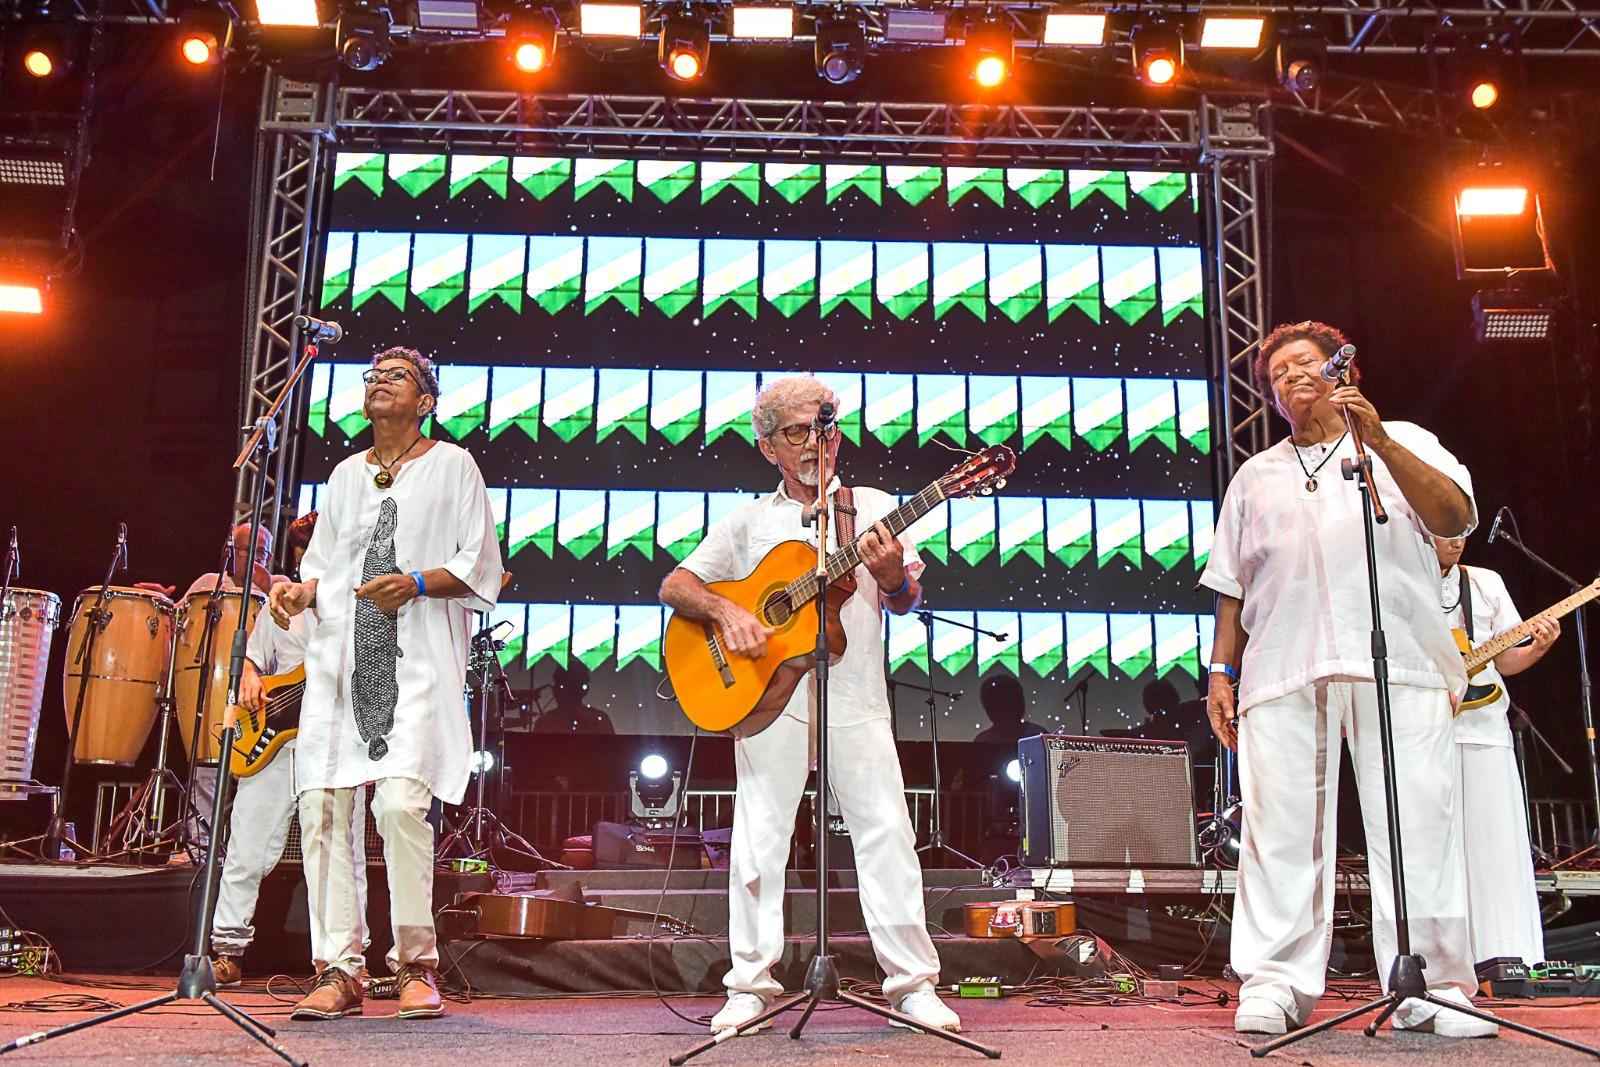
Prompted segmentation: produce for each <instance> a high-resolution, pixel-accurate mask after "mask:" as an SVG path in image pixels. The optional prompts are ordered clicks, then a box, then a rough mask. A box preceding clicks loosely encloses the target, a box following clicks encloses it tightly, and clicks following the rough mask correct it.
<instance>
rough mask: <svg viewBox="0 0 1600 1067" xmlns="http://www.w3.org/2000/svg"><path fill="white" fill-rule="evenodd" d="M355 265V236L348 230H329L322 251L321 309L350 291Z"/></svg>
mask: <svg viewBox="0 0 1600 1067" xmlns="http://www.w3.org/2000/svg"><path fill="white" fill-rule="evenodd" d="M355 263H356V235H355V234H353V233H351V232H350V231H349V230H330V231H329V232H328V243H327V244H326V245H325V246H324V247H323V251H322V300H321V304H322V306H323V307H325V308H326V307H330V306H332V304H333V302H334V301H335V300H337V299H339V298H340V297H341V296H343V295H344V294H345V293H347V292H349V291H350V272H351V271H352V270H353V269H354V268H355Z"/></svg>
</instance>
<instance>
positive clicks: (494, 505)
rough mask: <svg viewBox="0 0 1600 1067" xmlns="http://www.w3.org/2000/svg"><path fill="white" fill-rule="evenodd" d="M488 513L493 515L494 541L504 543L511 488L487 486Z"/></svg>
mask: <svg viewBox="0 0 1600 1067" xmlns="http://www.w3.org/2000/svg"><path fill="white" fill-rule="evenodd" d="M489 513H490V515H492V516H493V517H494V539H495V543H496V544H499V545H504V544H505V543H506V527H507V525H508V524H509V522H510V515H511V490H510V489H506V488H503V487H501V486H490V487H489Z"/></svg>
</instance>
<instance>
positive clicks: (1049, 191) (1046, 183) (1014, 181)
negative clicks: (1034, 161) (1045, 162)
mask: <svg viewBox="0 0 1600 1067" xmlns="http://www.w3.org/2000/svg"><path fill="white" fill-rule="evenodd" d="M1066 184H1067V172H1066V171H1064V170H1060V169H1057V168H1054V167H1007V168H1006V185H1008V186H1010V187H1011V191H1012V192H1013V193H1016V194H1017V195H1018V196H1020V197H1022V199H1023V200H1025V201H1027V202H1028V204H1029V206H1031V207H1036V208H1037V207H1043V206H1044V205H1045V204H1046V203H1048V202H1049V200H1050V198H1051V197H1053V196H1055V195H1056V194H1057V193H1059V192H1060V191H1061V190H1062V189H1063V188H1065V187H1066Z"/></svg>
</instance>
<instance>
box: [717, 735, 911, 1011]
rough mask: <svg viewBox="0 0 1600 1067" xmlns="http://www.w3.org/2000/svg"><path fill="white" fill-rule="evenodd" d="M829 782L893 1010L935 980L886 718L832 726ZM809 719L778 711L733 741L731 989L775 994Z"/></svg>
mask: <svg viewBox="0 0 1600 1067" xmlns="http://www.w3.org/2000/svg"><path fill="white" fill-rule="evenodd" d="M829 732H830V733H831V734H832V735H833V736H832V742H833V743H832V745H831V746H830V747H829V749H828V758H829V762H828V777H829V778H830V779H831V787H832V791H833V795H834V798H835V799H836V800H837V801H838V804H839V813H840V814H841V815H843V816H844V821H845V825H846V826H847V827H849V829H850V837H851V842H852V844H853V845H854V849H855V858H856V877H857V879H858V884H859V886H860V891H861V909H862V912H863V914H864V916H865V918H866V921H867V932H868V934H870V935H871V937H872V950H873V952H874V953H875V954H876V955H877V957H878V966H879V967H881V968H882V969H883V973H884V976H885V977H884V982H883V994H884V996H885V997H887V998H888V1000H889V1002H890V1003H891V1004H894V1003H897V1002H898V1001H899V999H900V998H901V997H903V996H905V995H906V994H907V993H910V992H913V991H915V990H917V989H919V988H931V987H932V986H933V983H934V982H936V981H937V980H938V978H939V956H938V953H936V952H935V951H934V949H933V939H932V938H930V937H929V936H928V924H927V917H926V914H925V912H924V908H923V899H922V868H921V867H920V866H919V865H918V863H917V855H916V851H915V848H916V838H915V835H914V834H913V833H912V830H911V815H910V813H909V812H908V811H907V810H906V797H905V786H904V784H903V782H902V779H901V776H900V757H899V754H898V753H896V751H895V747H894V735H893V734H892V733H891V732H890V730H889V720H887V719H881V720H876V721H873V722H867V723H862V724H860V725H857V726H840V727H831V728H830V729H829ZM812 733H813V731H812V729H811V727H810V725H809V724H808V723H804V722H800V721H799V720H797V719H795V718H793V717H791V716H788V715H780V716H778V719H777V721H776V722H774V723H773V724H772V725H771V726H769V727H767V728H766V729H765V730H763V731H761V732H760V733H759V734H756V735H755V736H754V737H746V738H740V739H739V740H737V741H735V742H734V746H733V753H734V765H735V767H736V768H737V773H738V792H737V796H736V799H735V801H734V809H733V844H732V855H731V857H730V861H729V871H728V942H729V946H730V949H731V951H732V956H733V960H732V966H731V967H730V968H729V970H728V973H727V975H726V976H725V977H724V978H723V984H724V985H726V986H727V987H728V990H729V992H746V993H757V994H760V995H761V996H763V997H769V998H770V997H772V996H774V995H776V994H777V993H781V992H782V991H783V987H782V986H781V985H780V984H779V983H778V982H776V981H774V980H773V977H772V968H773V965H774V964H776V963H777V962H778V959H779V957H780V956H781V955H782V953H783V934H784V930H783V903H784V888H785V874H786V869H787V866H788V859H789V845H790V842H791V840H792V839H793V837H794V820H795V813H796V811H797V810H798V809H799V806H800V798H801V796H803V795H804V793H805V786H806V776H807V775H808V774H809V773H810V771H811V765H812V762H813V753H814V746H815V738H814V737H813V736H811V735H812Z"/></svg>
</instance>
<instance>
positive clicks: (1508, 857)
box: [1456, 744, 1544, 963]
mask: <svg viewBox="0 0 1600 1067" xmlns="http://www.w3.org/2000/svg"><path fill="white" fill-rule="evenodd" d="M1456 752H1457V753H1458V754H1459V755H1460V758H1461V803H1460V805H1459V807H1458V814H1457V822H1456V824H1457V827H1458V830H1457V832H1458V833H1459V834H1460V835H1461V840H1462V842H1463V844H1464V846H1465V849H1466V854H1467V917H1468V919H1469V921H1470V925H1471V929H1472V958H1473V959H1474V960H1477V961H1482V960H1487V959H1493V958H1494V957H1495V956H1519V957H1521V958H1522V960H1523V962H1525V963H1539V962H1541V961H1543V959H1544V926H1543V925H1542V924H1541V922H1540V921H1539V891H1538V890H1537V889H1535V888H1534V882H1533V848H1532V845H1531V843H1530V841H1529V838H1528V809H1527V805H1526V803H1525V802H1524V800H1523V796H1522V779H1521V778H1520V777H1519V776H1518V774H1517V754H1516V751H1515V750H1514V749H1512V748H1509V747H1507V746H1505V745H1465V744H1462V745H1457V746H1456Z"/></svg>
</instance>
